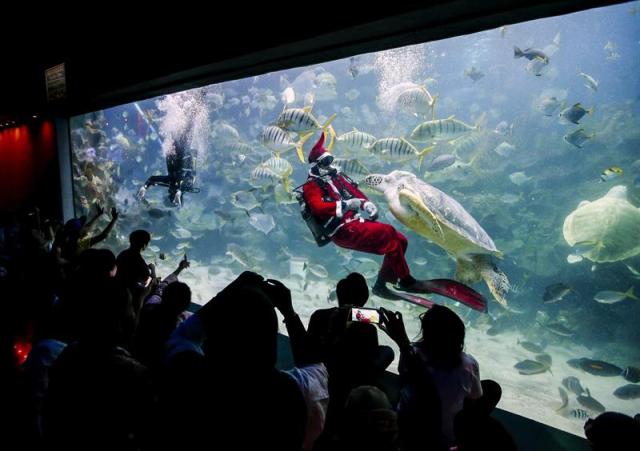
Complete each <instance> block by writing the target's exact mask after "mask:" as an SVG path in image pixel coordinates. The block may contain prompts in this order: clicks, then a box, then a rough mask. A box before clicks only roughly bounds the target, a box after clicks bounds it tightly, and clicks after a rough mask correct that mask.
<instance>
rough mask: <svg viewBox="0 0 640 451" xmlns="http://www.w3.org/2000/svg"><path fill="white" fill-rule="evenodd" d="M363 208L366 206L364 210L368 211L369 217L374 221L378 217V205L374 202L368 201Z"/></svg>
mask: <svg viewBox="0 0 640 451" xmlns="http://www.w3.org/2000/svg"><path fill="white" fill-rule="evenodd" d="M362 208H364V211H366V212H367V214H368V215H369V219H371V220H372V221H375V220H376V219H378V207H376V205H375V204H374V203H373V202H371V201H366V202H365V203H364V206H363V207H362Z"/></svg>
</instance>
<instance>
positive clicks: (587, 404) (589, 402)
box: [576, 389, 607, 413]
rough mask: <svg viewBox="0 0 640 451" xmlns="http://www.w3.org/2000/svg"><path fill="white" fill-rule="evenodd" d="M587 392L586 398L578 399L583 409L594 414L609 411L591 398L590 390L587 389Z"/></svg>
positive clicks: (583, 396) (579, 397) (581, 396)
mask: <svg viewBox="0 0 640 451" xmlns="http://www.w3.org/2000/svg"><path fill="white" fill-rule="evenodd" d="M585 392H586V396H585V395H580V396H578V397H577V398H576V400H577V401H578V403H579V404H580V405H581V406H582V407H584V408H585V409H588V410H590V411H592V412H594V413H602V412H604V411H605V410H607V409H606V408H605V407H604V406H603V405H602V404H601V403H600V402H598V401H597V400H596V399H595V398H593V397H592V396H591V393H589V389H585Z"/></svg>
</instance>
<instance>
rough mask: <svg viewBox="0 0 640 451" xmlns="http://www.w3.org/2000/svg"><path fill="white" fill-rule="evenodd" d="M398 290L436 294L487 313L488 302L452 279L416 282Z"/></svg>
mask: <svg viewBox="0 0 640 451" xmlns="http://www.w3.org/2000/svg"><path fill="white" fill-rule="evenodd" d="M396 288H397V289H398V290H402V291H407V292H410V293H436V294H439V295H440V296H445V297H448V298H450V299H453V300H454V301H457V302H460V303H462V304H464V305H466V306H467V307H469V308H472V309H473V310H478V311H480V312H485V313H486V311H487V300H486V299H485V297H484V296H482V295H481V294H480V293H478V292H477V291H476V290H474V289H473V288H470V287H468V286H466V285H465V284H463V283H460V282H456V281H455V280H450V279H430V280H416V281H415V283H413V284H412V285H411V286H409V287H403V286H401V285H398V286H397V287H396Z"/></svg>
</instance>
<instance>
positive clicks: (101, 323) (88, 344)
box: [43, 281, 155, 450]
mask: <svg viewBox="0 0 640 451" xmlns="http://www.w3.org/2000/svg"><path fill="white" fill-rule="evenodd" d="M87 301H88V302H87V303H86V304H85V305H83V309H82V310H83V312H84V319H83V324H82V328H81V331H80V336H79V340H78V341H77V342H75V343H72V344H70V345H68V346H67V347H66V349H65V350H64V351H63V352H62V354H61V355H60V356H59V357H58V359H57V360H56V362H55V363H54V364H53V366H52V367H51V369H50V371H49V392H48V394H47V396H46V398H45V404H44V415H43V427H44V432H45V434H44V435H45V441H46V444H47V446H48V447H49V448H51V449H67V450H75V449H77V450H86V449H119V450H129V449H130V450H138V449H145V448H148V447H149V444H150V441H151V440H152V434H151V430H150V429H151V426H152V424H153V421H154V417H153V415H154V413H155V405H154V396H153V392H152V390H151V385H150V380H149V377H148V374H147V370H146V368H144V367H143V366H142V365H141V364H140V363H138V362H137V361H136V360H135V359H133V358H132V357H131V355H130V354H129V353H128V352H127V351H126V349H124V348H123V347H122V344H123V343H127V342H129V341H130V340H131V336H130V334H131V330H132V328H131V324H132V322H133V312H132V309H131V299H130V296H129V293H128V292H127V290H126V289H125V288H123V287H121V286H120V285H118V284H117V283H116V282H115V281H108V282H106V283H104V284H103V285H102V286H99V287H96V290H95V292H94V293H92V296H91V297H90V299H88V300H87Z"/></svg>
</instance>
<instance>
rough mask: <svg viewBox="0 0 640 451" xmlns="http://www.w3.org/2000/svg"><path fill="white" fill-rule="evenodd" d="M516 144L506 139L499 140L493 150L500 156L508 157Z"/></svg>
mask: <svg viewBox="0 0 640 451" xmlns="http://www.w3.org/2000/svg"><path fill="white" fill-rule="evenodd" d="M515 150H516V146H514V145H513V144H509V143H508V142H506V141H503V142H501V143H500V144H498V145H497V146H496V148H495V149H493V151H494V152H495V153H497V154H498V155H500V156H502V157H510V156H511V155H512V154H513V152H515Z"/></svg>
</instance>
